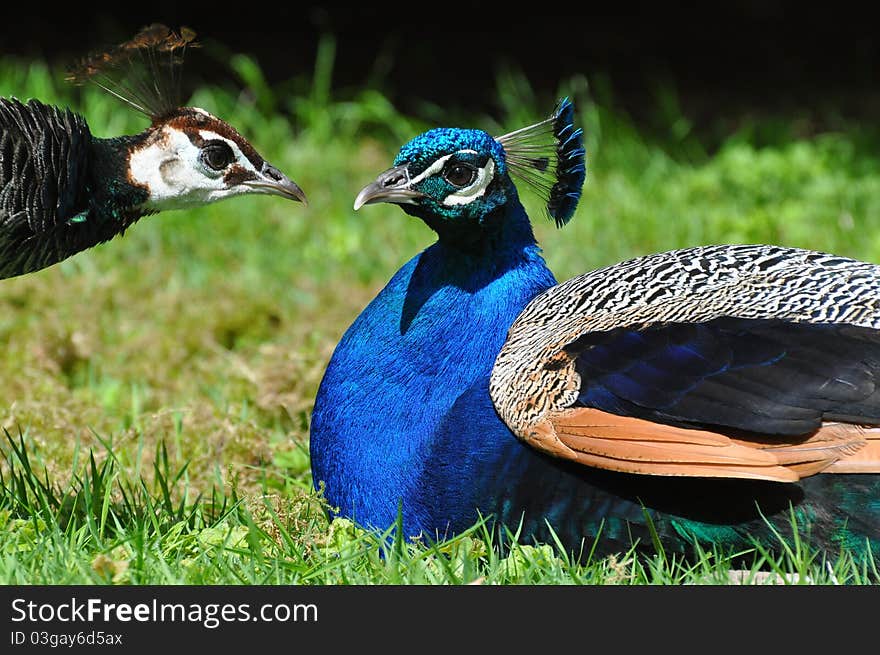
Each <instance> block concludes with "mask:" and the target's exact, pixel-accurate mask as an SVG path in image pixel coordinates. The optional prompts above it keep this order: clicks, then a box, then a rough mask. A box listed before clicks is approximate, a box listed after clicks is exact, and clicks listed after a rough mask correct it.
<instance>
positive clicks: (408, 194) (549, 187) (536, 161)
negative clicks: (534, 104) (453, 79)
mask: <svg viewBox="0 0 880 655" xmlns="http://www.w3.org/2000/svg"><path fill="white" fill-rule="evenodd" d="M585 173H586V167H585V152H584V147H583V142H582V131H581V130H580V129H576V128H575V127H574V107H573V105H572V103H571V101H569V100H568V99H567V98H566V99H563V100H562V101H561V102H560V103H559V105H558V107H557V109H556V111H554V113H553V115H552V116H550V118H548V119H547V120H544V121H541V122H540V123H537V124H535V125H531V126H529V127H526V128H523V129H521V130H517V131H515V132H511V133H510V134H507V135H504V136H501V137H492V136H491V135H489V134H488V133H486V132H484V131H482V130H473V129H460V128H437V129H433V130H429V131H428V132H425V133H424V134H420V135H419V136H417V137H415V138H414V139H412V140H411V141H409V142H408V143H407V144H406V145H404V146H403V147H402V148H401V149H400V152H399V153H398V155H397V158H396V159H395V160H394V167H393V168H390V169H388V170H387V171H385V172H384V173H382V174H381V175H379V177H378V178H377V179H376V181H375V182H373V183H371V184H369V185H368V186H367V187H365V188H364V189H363V190H362V191H361V192H360V193H359V194H358V196H357V199H356V200H355V203H354V208H355V209H356V210H357V209H360V208H361V207H362V206H364V205H368V204H371V203H376V202H391V203H396V204H398V205H400V206H401V207H402V208H403V210H404V211H406V212H407V213H409V214H412V215H415V216H418V217H419V218H421V219H423V220H424V221H425V222H426V223H427V224H428V225H429V226H431V227H432V228H433V229H435V230H436V231H437V232H440V233H441V234H442V233H443V231H444V230H448V229H455V228H456V227H466V226H477V225H485V224H487V223H489V222H491V221H492V217H493V216H495V215H496V214H497V213H496V210H497V209H499V208H502V207H504V206H505V205H507V204H508V203H510V202H514V201H516V202H518V195H517V191H516V187H515V186H514V184H513V181H512V179H511V175H512V176H513V177H515V178H517V179H519V180H520V181H522V182H524V183H525V184H528V185H529V186H531V187H532V188H533V189H535V190H536V191H538V192H539V193H540V194H541V195H542V197H543V198H544V200H545V203H546V208H547V213H548V215H549V216H550V217H551V218H552V219H553V220H555V221H556V224H557V225H558V226H562V225H564V224H565V223H566V222H568V220H569V219H570V218H571V217H572V215H573V214H574V211H575V209H576V207H577V203H578V200H579V198H580V194H581V187H582V186H583V183H584V178H585Z"/></svg>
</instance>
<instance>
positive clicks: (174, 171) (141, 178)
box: [128, 107, 305, 211]
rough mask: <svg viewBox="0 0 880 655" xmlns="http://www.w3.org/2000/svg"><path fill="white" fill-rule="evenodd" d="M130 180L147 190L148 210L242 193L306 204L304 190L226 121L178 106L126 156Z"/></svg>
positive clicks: (203, 202) (183, 205) (202, 202)
mask: <svg viewBox="0 0 880 655" xmlns="http://www.w3.org/2000/svg"><path fill="white" fill-rule="evenodd" d="M128 163H129V178H130V180H131V182H132V183H133V184H136V185H138V186H141V187H143V188H145V189H147V191H148V193H149V199H148V200H147V203H146V204H145V208H146V209H150V210H153V211H161V210H165V209H180V208H184V207H191V206H193V205H204V204H207V203H210V202H216V201H217V200H222V199H224V198H230V197H233V196H237V195H242V194H246V193H254V194H269V195H279V196H283V197H285V198H289V199H291V200H299V201H300V202H305V195H304V194H303V192H302V190H301V189H300V188H299V187H298V186H297V185H296V184H295V183H294V182H293V181H292V180H290V179H289V178H288V177H287V176H285V175H284V174H283V173H281V171H279V170H278V169H277V168H275V167H274V166H272V165H271V164H269V163H268V162H266V161H265V160H264V159H263V158H262V157H261V156H260V154H259V153H258V152H257V151H256V150H255V149H254V147H253V146H252V145H251V144H250V143H249V142H248V141H247V139H245V138H244V137H243V136H242V135H241V134H239V133H238V131H237V130H236V129H235V128H234V127H232V126H231V125H229V123H227V122H225V121H223V120H221V119H219V118H217V117H215V116H212V115H211V114H209V113H208V112H206V111H205V110H204V109H199V108H197V107H182V108H179V109H176V110H174V111H173V112H172V113H170V114H167V115H164V116H161V117H158V118H155V119H154V120H153V126H152V127H151V128H150V129H149V130H148V131H147V135H146V138H145V139H144V140H143V141H142V142H140V143H139V144H137V145H136V146H135V147H134V148H132V150H131V151H130V153H129V162H128Z"/></svg>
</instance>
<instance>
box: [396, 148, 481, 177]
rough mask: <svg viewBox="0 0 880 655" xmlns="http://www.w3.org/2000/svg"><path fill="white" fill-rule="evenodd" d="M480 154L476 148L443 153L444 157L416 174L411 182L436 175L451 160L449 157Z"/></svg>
mask: <svg viewBox="0 0 880 655" xmlns="http://www.w3.org/2000/svg"><path fill="white" fill-rule="evenodd" d="M478 154H480V153H478V152H477V151H476V150H469V149H468V150H459V151H458V152H453V153H451V154H448V155H443V156H442V157H440V159H438V160H436V161H435V162H434V163H433V164H431V165H430V166H428V168H426V169H425V170H423V171H422V172H421V173H419V174H418V175H416V176H415V177H414V178H413V179H411V180H410V181H409V183H410V184H418V183H419V182H421V181H422V180H424V179H426V178H429V177H431V176H432V175H435V174H436V173H439V172H440V171H442V170H443V167H444V166H445V165H446V162H447V161H449V158H450V157H453V156H454V155H478Z"/></svg>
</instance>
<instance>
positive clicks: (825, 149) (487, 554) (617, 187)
mask: <svg viewBox="0 0 880 655" xmlns="http://www.w3.org/2000/svg"><path fill="white" fill-rule="evenodd" d="M332 60H333V43H332V41H331V40H326V41H325V42H324V43H323V45H322V47H321V49H320V51H319V53H318V56H317V57H316V61H317V64H316V66H315V70H314V73H313V74H311V75H309V76H305V77H303V78H297V79H293V80H291V81H290V82H289V83H287V84H283V85H279V86H278V87H272V86H270V85H269V84H268V83H267V82H266V81H265V80H264V79H263V77H262V75H261V73H260V70H259V68H258V67H257V66H256V65H255V63H254V62H253V61H252V60H250V59H249V58H247V57H245V56H233V57H231V58H230V60H229V61H230V65H231V68H232V70H233V71H234V73H235V76H236V79H235V80H234V86H230V87H229V88H220V87H202V88H200V89H198V90H197V92H196V93H195V96H194V97H193V98H192V100H191V104H194V105H198V106H202V107H204V108H206V109H208V110H209V111H211V112H212V113H214V114H216V115H218V116H221V117H224V118H226V119H227V120H229V121H230V122H231V123H233V124H234V125H235V126H236V127H237V128H238V129H239V130H240V131H241V132H242V133H243V134H244V135H246V136H247V137H248V138H249V139H250V140H251V142H252V143H253V144H254V145H255V146H256V148H257V149H258V150H259V151H260V152H261V153H262V154H263V155H264V156H265V157H266V158H267V159H268V160H269V161H271V162H272V163H273V164H275V165H277V166H278V167H279V168H281V169H282V170H283V171H285V172H286V173H288V174H289V175H290V177H292V178H293V179H294V180H295V181H296V182H297V183H299V184H300V186H302V187H303V188H304V189H305V190H306V193H307V194H308V196H309V200H310V205H309V207H308V208H304V207H302V206H301V205H298V204H293V203H289V202H285V201H283V200H281V199H276V198H242V199H236V200H231V201H226V202H223V203H219V204H216V205H213V206H209V207H205V208H202V209H198V210H195V211H191V212H169V213H166V214H161V215H159V216H156V217H149V218H146V219H144V220H143V221H141V222H140V223H138V224H137V225H135V226H134V227H133V228H131V229H130V230H129V232H128V233H127V234H126V235H125V236H124V237H123V238H117V239H115V240H113V241H112V242H110V243H108V244H104V245H102V246H99V247H97V248H95V249H93V250H91V251H89V252H86V253H82V254H80V255H78V256H76V257H74V258H72V259H70V260H67V261H65V262H63V263H61V264H59V265H57V266H55V267H52V268H50V269H46V270H44V271H41V272H38V273H35V274H32V275H28V276H24V277H22V278H17V279H12V280H5V281H3V282H2V283H0V343H2V345H3V349H4V357H3V359H2V362H0V408H2V414H0V427H3V428H5V430H7V431H8V434H9V438H7V439H4V440H3V441H2V442H0V450H2V460H0V474H2V488H0V582H4V583H107V582H118V583H132V584H165V583H210V584H213V583H291V582H293V583H441V582H442V583H467V582H474V581H480V582H486V583H609V584H644V583H703V582H713V583H718V582H726V581H727V580H728V571H729V569H730V567H731V563H730V559H729V556H728V555H726V554H722V553H706V554H705V556H704V557H702V558H699V559H698V562H697V563H696V564H687V563H684V562H681V561H677V560H673V559H667V558H666V557H665V556H664V555H663V554H662V553H660V554H657V555H656V556H655V557H654V558H653V559H650V558H648V559H639V558H636V557H634V556H633V554H632V553H621V554H620V555H619V556H617V557H614V558H607V559H587V560H585V561H583V562H581V563H580V564H574V563H572V562H570V561H569V560H568V558H567V557H566V556H565V554H564V553H562V552H561V551H560V550H559V549H557V548H555V546H554V545H553V544H549V545H545V546H539V547H515V548H514V549H513V550H512V551H511V552H510V553H509V554H505V553H506V552H507V551H505V550H504V549H503V548H500V547H499V544H498V543H496V540H494V539H493V538H492V537H491V533H490V531H489V530H488V529H487V528H486V527H485V526H482V525H477V526H474V528H473V530H472V531H471V532H469V533H468V534H466V535H462V536H459V537H457V538H455V539H453V540H451V541H449V542H445V543H442V544H426V543H415V544H394V545H392V546H390V547H388V546H386V545H385V542H384V541H383V539H382V538H381V535H380V536H377V535H372V534H369V533H365V532H363V531H360V530H358V529H356V528H355V527H354V526H352V525H350V524H347V523H346V522H335V523H334V524H332V525H328V524H327V522H326V519H325V518H324V513H323V511H322V503H321V499H320V496H319V495H318V494H316V493H314V492H313V491H312V490H311V479H310V475H309V461H308V447H307V443H308V424H309V413H310V410H311V405H312V401H313V398H314V394H315V391H316V388H317V384H318V382H319V381H320V377H321V374H322V371H323V367H324V366H325V365H326V362H327V361H328V359H329V357H330V354H331V353H332V350H333V347H334V345H335V344H336V342H337V341H338V339H339V337H340V336H341V334H342V332H343V331H344V329H345V328H346V327H347V326H348V325H349V324H350V323H351V321H352V320H353V319H354V317H355V316H356V315H357V314H358V313H359V312H360V310H361V309H362V308H363V306H364V305H365V304H366V303H367V302H368V301H369V299H370V298H371V297H372V296H373V295H374V294H375V293H376V292H377V291H378V289H379V288H381V286H382V285H383V284H384V283H385V282H386V281H387V280H388V279H389V278H390V276H391V275H392V274H393V273H394V271H395V270H397V268H399V267H400V266H401V265H402V264H403V263H404V262H405V261H406V260H408V259H409V258H410V257H411V256H412V255H414V254H415V253H416V252H418V251H419V250H420V249H422V248H424V247H425V246H427V245H428V244H430V243H431V242H432V240H433V237H432V233H431V232H430V231H429V230H428V229H427V228H426V227H425V226H424V225H422V224H421V223H419V222H418V221H415V220H414V219H412V218H409V217H407V216H406V215H404V214H403V213H402V212H400V211H399V209H397V208H395V207H392V206H387V205H378V206H375V207H370V208H368V210H364V211H361V212H359V213H357V214H356V213H355V212H353V211H352V209H351V204H352V202H353V199H354V197H355V195H356V193H357V192H358V190H359V189H360V188H361V187H362V186H363V185H365V184H366V183H367V182H369V181H370V180H372V179H373V178H374V177H375V175H376V174H377V173H378V172H380V171H382V170H384V169H385V168H387V167H388V166H389V165H390V163H391V161H392V159H393V157H394V154H395V152H396V149H397V147H399V145H400V144H401V143H403V142H404V141H406V140H407V139H409V138H410V137H411V136H414V135H415V134H416V133H418V132H419V131H421V130H423V129H425V128H427V127H430V126H432V125H435V124H441V123H443V124H461V125H469V126H474V127H482V128H484V129H488V130H490V131H493V132H496V133H501V132H502V131H509V130H511V129H514V128H516V127H519V126H521V125H524V124H526V123H527V122H531V121H534V120H536V119H538V118H540V117H542V116H543V115H545V114H547V113H548V112H549V111H550V110H551V108H552V106H553V103H554V101H555V98H553V97H549V96H548V97H535V95H534V93H533V92H532V90H531V86H530V85H529V83H528V81H527V80H525V79H523V78H522V77H520V76H518V75H516V74H511V73H501V74H499V77H498V99H499V101H498V107H499V109H498V112H497V113H496V114H495V115H494V116H461V115H459V114H458V113H454V111H455V110H454V109H450V113H445V112H444V111H443V110H441V109H438V108H436V107H434V108H431V107H426V108H425V110H424V112H422V115H421V116H416V117H413V116H404V115H402V114H401V113H400V112H398V111H397V110H396V109H395V107H394V106H393V105H392V104H391V103H390V102H389V101H388V100H387V99H386V98H385V97H383V96H382V95H381V94H380V93H378V92H376V91H373V90H370V89H363V90H358V91H355V92H347V93H345V94H344V95H343V94H342V93H339V92H336V91H334V89H333V85H332ZM559 93H560V94H563V93H565V94H569V95H572V96H573V97H574V99H575V101H576V104H577V107H578V111H579V116H580V120H581V123H582V125H583V127H584V129H585V133H586V140H587V150H588V153H589V158H590V165H589V175H588V179H587V185H586V187H585V191H584V196H583V201H582V203H581V205H580V207H579V209H578V212H577V215H576V216H575V218H574V219H573V220H572V222H571V224H570V225H569V226H567V227H566V228H565V230H564V231H563V232H561V233H560V232H558V231H557V230H556V229H555V228H553V227H552V226H551V225H550V224H549V223H548V222H545V221H543V219H541V220H540V222H537V224H536V232H537V235H538V238H539V240H540V242H541V243H542V245H543V247H544V251H545V256H546V258H547V260H548V263H549V265H550V267H551V268H552V269H553V270H554V271H555V272H556V274H557V277H559V278H560V279H564V278H567V277H570V276H572V275H575V274H577V273H580V272H582V271H585V270H588V269H591V268H595V267H598V266H603V265H606V264H611V263H614V262H617V261H620V260H622V259H625V258H628V257H632V256H637V255H641V254H645V253H648V252H655V251H658V250H665V249H671V248H676V247H682V246H691V245H698V244H706V243H734V242H770V243H779V244H785V245H791V246H803V247H810V248H816V249H821V250H828V251H833V252H837V253H839V254H843V255H848V256H852V257H857V258H861V259H866V260H870V261H880V229H878V228H880V157H878V154H877V153H878V152H880V148H878V146H880V132H878V130H877V129H875V128H871V127H866V126H860V125H851V124H845V123H843V124H840V123H838V124H836V125H837V129H835V130H833V131H824V132H820V133H809V134H803V133H802V131H801V130H800V129H799V128H798V126H799V125H802V124H803V123H802V122H799V121H800V117H777V118H773V119H762V121H760V122H753V123H749V122H748V121H743V122H741V124H740V126H739V128H738V129H737V130H736V131H734V132H725V133H723V134H722V135H720V136H718V135H716V136H715V137H713V138H712V139H711V140H710V139H702V140H701V138H698V137H697V136H695V135H694V134H693V133H692V131H691V130H689V129H688V124H687V121H686V119H685V118H684V117H683V116H681V115H680V114H679V113H676V110H675V103H674V102H673V101H671V100H670V96H668V95H665V96H662V97H660V98H658V112H659V113H658V115H662V116H664V123H663V124H664V125H667V126H668V128H667V129H665V130H664V129H661V130H657V129H653V130H652V131H651V133H650V136H648V135H647V133H646V132H643V131H640V130H639V129H636V128H635V127H634V126H633V125H631V124H630V122H629V121H628V120H627V119H626V117H625V116H622V115H621V114H620V113H618V112H615V111H614V110H613V109H610V108H609V107H610V103H608V102H602V101H600V100H601V98H602V97H603V94H602V93H599V91H598V90H597V89H594V88H592V87H590V86H589V85H588V84H587V82H586V81H585V80H584V79H581V78H577V79H572V80H570V81H569V82H568V83H567V84H566V85H564V88H561V89H559ZM0 95H3V96H9V95H15V96H17V97H20V98H28V97H38V98H40V99H41V100H43V101H45V102H54V103H60V104H68V105H70V106H71V107H73V108H75V109H76V110H78V111H80V112H82V113H83V114H84V115H85V116H86V118H87V120H88V122H89V124H90V125H91V126H92V128H93V130H94V131H95V133H96V134H98V135H100V136H110V135H115V134H122V133H134V132H136V131H140V130H141V129H143V128H144V127H145V126H146V120H145V119H144V118H143V117H141V116H138V115H137V114H134V113H132V112H130V111H128V110H126V109H125V108H124V107H122V106H121V105H120V104H119V103H117V102H115V101H114V100H112V99H110V98H108V97H107V96H105V95H103V94H101V93H100V92H98V91H97V90H95V89H88V88H87V89H74V88H71V87H69V86H67V85H65V84H64V83H63V81H62V80H61V75H60V72H56V71H50V70H49V69H48V68H47V66H46V65H45V64H43V63H41V62H30V61H27V62H25V61H14V60H10V59H3V58H0ZM524 199H525V201H526V204H527V206H528V208H529V210H530V213H531V214H532V215H533V216H541V212H540V208H539V204H538V202H537V200H536V199H535V198H533V197H531V196H528V195H526V196H525V198H524ZM383 549H386V551H387V552H385V554H384V557H383V556H382V555H381V554H380V553H381V551H382V550H383ZM587 549H589V544H587ZM755 557H756V561H755V566H754V570H757V568H759V567H763V568H764V569H766V570H769V571H771V572H773V571H775V572H778V573H781V574H798V575H799V576H800V577H799V578H797V580H799V581H801V582H805V581H812V582H814V583H834V582H841V583H864V582H876V581H877V580H878V574H877V571H876V569H875V568H872V567H871V566H870V564H865V565H856V564H855V563H854V562H852V561H851V560H850V559H849V558H848V557H846V556H845V555H842V556H840V557H838V558H835V559H834V560H833V561H832V560H828V561H825V560H823V559H822V558H820V557H818V556H817V555H816V554H815V553H809V552H805V551H803V550H800V551H797V552H791V553H787V554H786V553H784V554H783V555H782V556H779V557H775V556H774V557H771V556H770V555H768V554H766V553H763V554H762V553H756V555H755ZM792 580H794V578H787V579H786V581H792Z"/></svg>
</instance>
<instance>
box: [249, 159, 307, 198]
mask: <svg viewBox="0 0 880 655" xmlns="http://www.w3.org/2000/svg"><path fill="white" fill-rule="evenodd" d="M244 184H246V185H247V186H249V187H251V188H253V189H254V190H255V191H256V192H257V193H266V194H269V195H274V196H281V197H283V198H288V199H290V200H298V201H299V202H301V203H302V204H304V205H308V204H309V203H308V201H307V200H306V194H305V193H304V192H303V190H302V189H300V188H299V185H298V184H297V183H296V182H294V181H293V180H291V179H290V178H289V177H287V176H286V175H285V174H284V173H282V172H281V171H280V170H278V169H277V168H275V167H274V166H272V165H271V164H269V163H268V162H265V163H264V164H263V169H262V170H261V171H260V176H259V177H258V178H257V179H255V180H247V181H246V182H244Z"/></svg>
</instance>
